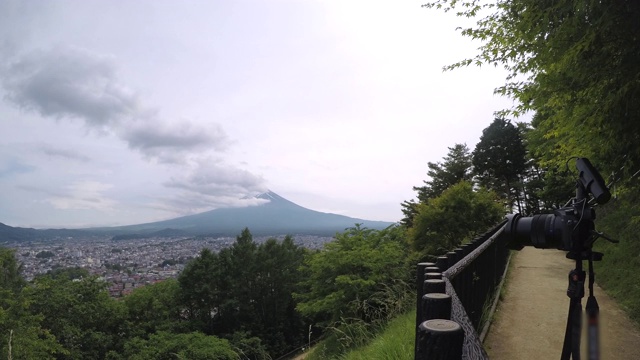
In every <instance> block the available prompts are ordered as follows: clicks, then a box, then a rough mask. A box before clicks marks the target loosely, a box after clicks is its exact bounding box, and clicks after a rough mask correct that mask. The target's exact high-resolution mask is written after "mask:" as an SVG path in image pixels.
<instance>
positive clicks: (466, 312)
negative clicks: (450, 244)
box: [415, 222, 509, 360]
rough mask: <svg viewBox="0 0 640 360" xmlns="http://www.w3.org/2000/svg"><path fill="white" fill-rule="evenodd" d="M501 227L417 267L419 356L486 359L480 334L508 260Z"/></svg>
mask: <svg viewBox="0 0 640 360" xmlns="http://www.w3.org/2000/svg"><path fill="white" fill-rule="evenodd" d="M503 228H504V222H503V223H500V224H499V225H497V226H495V227H494V228H493V229H491V230H490V231H488V232H487V233H485V234H483V235H481V236H478V237H477V238H475V239H473V240H472V241H471V242H469V243H468V244H464V245H462V246H460V247H459V248H456V249H453V250H452V251H450V252H448V253H447V254H446V255H445V256H441V257H438V258H437V260H436V262H435V263H419V264H418V265H417V272H416V287H417V297H416V302H417V312H416V341H415V359H416V360H426V359H429V360H432V359H439V360H440V359H441V360H461V359H469V360H472V359H473V360H475V359H488V356H487V353H486V352H485V351H484V349H483V347H482V340H481V336H479V335H478V334H479V333H486V329H487V326H486V325H485V324H484V322H485V321H483V318H482V317H483V314H484V313H485V312H488V311H486V310H488V308H489V307H490V306H491V304H490V300H491V299H494V298H495V297H496V296H495V295H496V294H495V292H496V291H497V290H498V285H499V284H500V282H501V280H502V278H503V276H504V273H505V269H506V267H507V263H508V259H509V250H508V249H507V248H506V246H505V243H504V237H503V236H501V235H502V231H503ZM483 329H484V331H483ZM482 337H484V334H483V335H482Z"/></svg>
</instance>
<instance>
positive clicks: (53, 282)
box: [25, 276, 126, 359]
mask: <svg viewBox="0 0 640 360" xmlns="http://www.w3.org/2000/svg"><path fill="white" fill-rule="evenodd" d="M105 290H106V284H105V283H104V282H103V281H101V280H99V279H97V278H95V277H88V278H84V279H82V280H79V281H78V280H76V281H72V280H69V278H68V277H58V278H52V277H50V276H41V277H38V278H36V279H35V280H34V283H33V284H32V285H31V286H29V287H27V288H25V293H26V297H27V298H29V299H30V307H29V310H30V312H31V313H33V314H36V315H39V316H41V317H42V323H41V324H42V327H43V328H44V329H47V331H49V332H50V333H51V334H52V335H53V336H55V338H56V339H57V341H58V343H59V344H60V345H62V347H63V348H64V349H65V351H67V352H68V355H65V356H58V357H57V358H59V359H104V358H105V356H106V354H107V352H109V351H110V350H114V349H121V347H122V340H123V339H122V337H121V335H120V334H122V333H126V331H125V329H124V321H125V319H126V310H125V308H124V305H123V304H122V303H120V302H117V301H115V300H114V299H111V298H110V297H109V295H108V294H107V292H106V291H105Z"/></svg>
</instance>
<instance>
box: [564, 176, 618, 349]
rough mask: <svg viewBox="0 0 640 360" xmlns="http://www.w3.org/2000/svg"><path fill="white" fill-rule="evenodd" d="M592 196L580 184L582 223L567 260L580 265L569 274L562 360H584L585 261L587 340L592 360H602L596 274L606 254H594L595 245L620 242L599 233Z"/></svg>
mask: <svg viewBox="0 0 640 360" xmlns="http://www.w3.org/2000/svg"><path fill="white" fill-rule="evenodd" d="M587 194H588V192H587V189H586V188H585V186H584V185H583V184H582V182H580V181H578V184H577V189H576V198H575V199H574V204H573V205H574V206H573V207H574V209H575V211H576V212H578V214H576V215H578V216H579V220H578V222H577V223H576V224H575V227H574V228H573V232H572V235H571V236H572V238H573V248H572V249H571V251H569V253H567V258H569V259H573V260H575V261H576V267H575V269H573V270H571V271H570V272H569V286H568V288H567V296H568V297H569V298H570V302H569V314H568V317H567V327H566V330H565V334H564V344H563V346H562V356H561V358H560V359H561V360H569V359H571V357H573V360H580V338H581V335H582V298H583V297H584V283H585V275H586V273H585V271H584V270H582V261H583V260H588V261H589V297H588V298H587V305H586V312H587V337H588V343H587V344H588V347H587V349H588V355H589V360H598V359H599V358H600V343H599V332H598V316H599V313H600V308H599V307H598V301H597V300H596V297H595V295H594V294H593V283H594V281H595V273H594V271H593V262H594V261H600V260H602V257H603V256H604V255H603V254H602V253H599V252H594V251H592V246H593V243H594V242H595V241H596V240H597V239H598V238H599V237H603V238H605V239H607V240H608V241H611V242H614V243H616V242H617V241H615V240H613V239H610V238H608V237H606V236H605V235H604V234H602V233H598V232H597V231H596V230H595V224H594V220H595V211H594V210H593V208H591V207H588V206H587V200H588V195H587Z"/></svg>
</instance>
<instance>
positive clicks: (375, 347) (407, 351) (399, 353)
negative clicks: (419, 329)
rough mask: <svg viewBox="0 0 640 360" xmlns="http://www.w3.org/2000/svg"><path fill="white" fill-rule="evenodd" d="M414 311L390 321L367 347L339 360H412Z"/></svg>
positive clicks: (353, 351)
mask: <svg viewBox="0 0 640 360" xmlns="http://www.w3.org/2000/svg"><path fill="white" fill-rule="evenodd" d="M415 324H416V313H415V311H412V312H409V313H407V314H404V315H401V316H399V317H397V318H395V319H394V320H392V321H390V322H389V324H388V325H387V327H386V328H385V330H384V331H383V332H382V333H381V334H380V335H379V336H377V337H376V338H375V339H373V341H371V342H370V343H369V344H368V345H366V346H363V347H360V348H356V349H353V350H351V351H349V352H348V353H346V354H345V355H343V356H341V357H339V359H340V360H366V359H380V360H412V359H413V357H414V340H415V331H414V328H415V326H416V325H415Z"/></svg>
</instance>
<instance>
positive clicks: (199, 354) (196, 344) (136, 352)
mask: <svg viewBox="0 0 640 360" xmlns="http://www.w3.org/2000/svg"><path fill="white" fill-rule="evenodd" d="M123 355H124V356H122V359H129V360H148V359H154V360H174V359H184V360H236V359H238V355H237V354H236V352H235V351H233V349H232V348H231V345H230V344H229V342H228V341H227V340H224V339H220V338H217V337H215V336H207V335H204V334H202V333H188V334H172V333H167V332H159V333H156V334H153V335H151V336H150V337H149V339H148V340H145V339H141V338H135V339H132V340H130V341H128V342H127V343H126V345H125V350H124V354H123Z"/></svg>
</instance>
